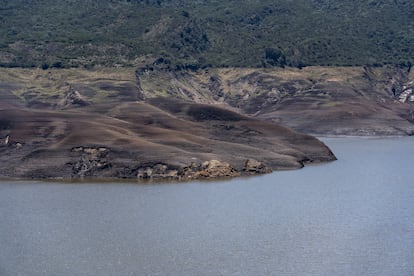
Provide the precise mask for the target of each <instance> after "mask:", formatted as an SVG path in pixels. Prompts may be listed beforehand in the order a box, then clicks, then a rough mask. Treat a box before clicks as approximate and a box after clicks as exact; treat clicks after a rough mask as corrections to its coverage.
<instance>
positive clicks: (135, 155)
mask: <svg viewBox="0 0 414 276" xmlns="http://www.w3.org/2000/svg"><path fill="white" fill-rule="evenodd" d="M144 98H147V97H146V95H145V94H144V93H143V92H142V86H141V85H140V83H139V82H138V83H137V82H136V80H135V76H134V72H133V71H132V72H131V71H128V70H119V71H116V70H115V71H114V70H107V71H105V70H103V71H100V72H93V71H86V70H85V71H82V70H75V69H73V70H51V71H42V70H22V69H9V70H3V72H2V75H1V77H0V163H1V166H0V176H1V177H12V178H16V177H17V178H36V179H40V178H63V179H70V178H85V177H87V178H132V179H136V178H141V179H158V178H162V179H194V178H215V177H233V176H239V175H249V174H257V173H267V172H270V171H272V170H278V169H293V168H300V167H302V166H303V165H304V164H306V163H309V162H325V161H332V160H334V159H335V156H334V155H333V154H332V152H331V151H330V150H329V149H328V148H327V147H326V146H325V145H324V144H323V143H322V142H320V141H318V140H317V139H316V138H314V137H311V136H309V135H304V134H300V133H297V132H295V131H293V130H291V129H289V128H286V127H283V126H280V125H277V124H274V123H271V122H266V121H261V120H258V119H253V118H250V117H246V116H244V115H240V114H239V113H236V112H233V111H230V110H228V109H224V108H222V107H219V106H213V105H206V104H199V103H194V102H189V101H183V100H180V99H173V98H171V97H169V98H160V97H153V98H151V99H146V100H145V101H144Z"/></svg>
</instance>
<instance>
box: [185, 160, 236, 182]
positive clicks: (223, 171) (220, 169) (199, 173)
mask: <svg viewBox="0 0 414 276" xmlns="http://www.w3.org/2000/svg"><path fill="white" fill-rule="evenodd" d="M182 174H183V176H182V177H184V178H191V179H199V178H221V177H235V176H240V172H238V171H237V170H236V169H235V168H233V167H232V166H231V165H230V164H229V163H226V162H222V161H218V160H210V161H205V162H203V163H202V164H199V165H197V164H195V163H192V164H191V165H190V166H188V167H186V168H184V169H183V173H182Z"/></svg>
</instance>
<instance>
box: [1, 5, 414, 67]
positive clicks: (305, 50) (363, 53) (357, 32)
mask: <svg viewBox="0 0 414 276" xmlns="http://www.w3.org/2000/svg"><path fill="white" fill-rule="evenodd" d="M413 13H414V2H412V1H405V0H369V1H356V0H341V1H339V0H311V1H309V0H295V1H288V0H261V1H258V0H252V1H236V0H228V1H216V0H198V1H182V0H146V1H144V0H99V1H96V0H82V1H81V0H71V1H67V0H36V1H32V0H13V1H8V0H2V1H0V66H3V67H43V68H47V67H56V68H61V67H77V66H82V67H91V66H96V65H105V66H140V65H142V64H151V63H153V62H154V61H156V60H158V62H161V63H165V64H166V66H168V67H170V68H172V69H177V68H179V69H180V68H189V69H195V68H200V67H272V66H285V65H287V66H294V67H302V66H303V65H329V66H334V65H337V66H338V65H340V66H343V65H346V66H350V65H352V66H355V65H375V66H381V65H384V64H399V65H402V66H407V67H410V66H411V63H412V62H413V56H414V47H412V45H413V44H414V23H413V21H412V20H411V17H412V15H413Z"/></svg>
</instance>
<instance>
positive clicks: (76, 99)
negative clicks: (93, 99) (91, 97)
mask: <svg viewBox="0 0 414 276" xmlns="http://www.w3.org/2000/svg"><path fill="white" fill-rule="evenodd" d="M88 105H90V102H89V101H88V100H87V99H86V98H85V97H84V96H82V95H81V93H80V92H79V91H77V90H75V89H73V88H72V87H69V89H68V92H67V93H66V95H65V96H64V98H63V99H62V100H61V101H60V102H59V103H58V106H59V107H61V108H65V107H66V108H67V107H82V106H88Z"/></svg>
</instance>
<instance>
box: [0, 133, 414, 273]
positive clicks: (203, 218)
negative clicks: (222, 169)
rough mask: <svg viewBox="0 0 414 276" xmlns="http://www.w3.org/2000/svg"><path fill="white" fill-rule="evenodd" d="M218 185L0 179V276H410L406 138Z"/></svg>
mask: <svg viewBox="0 0 414 276" xmlns="http://www.w3.org/2000/svg"><path fill="white" fill-rule="evenodd" d="M324 141H325V142H326V143H327V144H328V145H329V146H330V147H331V149H332V150H333V151H334V152H335V154H336V155H337V157H338V159H339V160H338V161H336V162H333V163H329V164H325V165H318V166H309V167H307V168H305V169H302V170H296V171H285V172H276V173H273V174H270V175H265V176H259V177H253V178H247V179H246V178H245V179H235V180H231V181H224V182H195V183H181V184H179V183H176V184H171V183H170V184H156V185H155V184H154V185H148V184H147V185H142V184H131V183H130V184H127V183H105V184H102V183H91V184H59V183H42V182H2V183H0V275H414V261H413V260H414V177H413V165H414V138H397V139H396V138H394V139H358V138H346V139H338V138H336V139H334V138H332V139H325V140H324Z"/></svg>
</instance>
